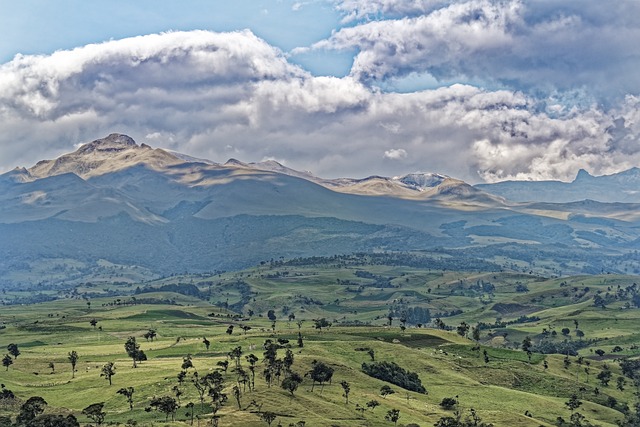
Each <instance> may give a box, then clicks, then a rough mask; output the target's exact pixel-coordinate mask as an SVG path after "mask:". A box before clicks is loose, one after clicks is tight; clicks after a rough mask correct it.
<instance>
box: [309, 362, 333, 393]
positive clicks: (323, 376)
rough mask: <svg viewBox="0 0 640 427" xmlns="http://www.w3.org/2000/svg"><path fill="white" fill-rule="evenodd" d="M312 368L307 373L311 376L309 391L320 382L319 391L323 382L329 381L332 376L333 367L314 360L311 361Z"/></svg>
mask: <svg viewBox="0 0 640 427" xmlns="http://www.w3.org/2000/svg"><path fill="white" fill-rule="evenodd" d="M311 366H312V369H311V370H310V371H309V372H308V373H307V375H309V376H310V377H311V380H312V383H311V391H313V387H314V386H315V384H316V383H318V384H320V386H321V392H322V389H324V383H326V382H329V381H331V378H332V377H333V368H332V367H330V366H329V365H327V364H326V363H323V362H319V361H317V360H314V361H313V362H311Z"/></svg>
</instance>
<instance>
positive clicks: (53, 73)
mask: <svg viewBox="0 0 640 427" xmlns="http://www.w3.org/2000/svg"><path fill="white" fill-rule="evenodd" d="M331 5H332V7H334V8H335V10H336V11H337V12H338V13H339V14H340V15H341V17H342V18H341V19H342V23H341V24H340V25H341V26H340V27H339V28H336V29H335V30H336V31H334V32H333V34H331V35H330V36H329V37H328V38H326V39H325V40H321V41H318V42H317V43H315V44H313V45H312V46H306V47H305V46H302V47H301V48H300V49H295V50H293V51H292V52H283V51H281V50H280V49H279V48H277V47H275V46H273V45H271V44H269V43H268V42H267V41H265V40H264V39H261V38H259V37H257V36H256V35H255V34H254V33H253V32H252V31H251V30H245V31H237V32H212V31H176V32H166V33H160V34H150V35H144V36H139V37H133V38H126V39H121V40H112V41H107V42H104V43H101V44H90V45H86V46H82V47H78V48H76V49H73V50H62V51H57V52H54V53H52V54H49V55H18V56H16V57H15V58H14V59H13V60H12V61H10V62H7V63H5V64H3V65H0V172H2V171H6V170H9V169H11V168H13V167H15V166H29V165H31V164H33V163H34V162H35V161H37V160H39V159H41V158H53V157H56V156H58V155H60V154H61V153H64V152H69V151H73V149H74V147H73V144H77V143H81V142H84V141H88V140H92V139H94V138H95V137H96V136H100V135H104V134H108V133H111V132H123V133H128V134H130V135H132V136H133V137H134V138H135V139H136V140H138V141H140V142H145V141H147V142H149V143H152V144H153V145H154V146H163V147H166V148H169V149H173V150H176V151H179V152H183V153H187V154H189V155H192V156H195V157H200V158H208V159H212V160H215V161H224V160H226V159H228V158H230V157H235V158H240V159H242V160H244V161H260V160H263V159H271V158H276V159H279V160H281V161H283V162H285V163H286V164H287V165H290V166H292V167H295V168H296V169H299V170H310V171H312V172H314V173H315V174H317V175H321V176H326V177H337V176H367V175H371V174H384V175H390V176H393V175H401V174H403V173H406V172H411V171H437V172H442V173H446V174H447V175H450V176H456V177H459V178H461V179H465V180H467V181H470V182H479V181H482V180H485V181H496V180H503V179H563V180H570V179H572V178H573V177H574V176H575V174H576V173H577V171H578V170H579V169H581V168H584V169H586V170H588V171H590V172H591V173H593V174H596V175H598V174H607V173H614V172H618V171H620V170H624V169H628V168H630V167H633V166H638V165H640V144H638V135H640V74H638V73H637V71H635V70H637V69H638V66H639V65H640V59H638V58H640V52H638V50H640V45H638V44H637V43H634V40H638V39H640V23H639V22H637V20H634V19H632V18H633V17H634V16H638V15H639V13H638V12H640V10H637V9H640V6H639V5H638V4H637V3H636V2H631V1H622V2H620V4H619V5H618V7H616V8H611V7H608V8H607V7H606V5H604V4H601V3H598V2H594V1H587V2H572V1H570V2H562V5H558V4H556V2H546V1H542V2H534V3H533V2H532V3H530V2H524V1H489V0H470V1H456V2H452V1H429V0H425V1H418V0H415V1H411V2H404V1H403V2H400V1H393V0H381V1H367V2H364V1H359V0H345V1H333V2H331ZM296 7H298V8H304V7H305V5H304V4H302V3H301V4H299V5H297V6H296ZM353 49H355V51H356V53H355V57H354V62H353V66H352V68H351V72H350V73H349V75H347V76H343V77H340V76H319V75H314V74H312V73H311V72H310V71H308V70H305V69H304V68H302V66H300V65H296V63H295V58H296V55H298V54H299V53H301V52H306V53H307V54H309V53H311V54H313V53H314V52H319V51H322V50H330V51H331V50H347V51H349V50H353ZM403 79H418V80H420V79H427V80H428V81H430V82H432V83H431V84H430V85H431V87H429V88H419V87H416V88H414V89H412V90H408V91H407V90H405V91H403V92H398V91H394V90H392V89H390V88H392V87H393V85H394V84H396V83H397V82H398V81H401V80H403ZM433 82H435V84H434V83H433ZM418 86H419V85H418Z"/></svg>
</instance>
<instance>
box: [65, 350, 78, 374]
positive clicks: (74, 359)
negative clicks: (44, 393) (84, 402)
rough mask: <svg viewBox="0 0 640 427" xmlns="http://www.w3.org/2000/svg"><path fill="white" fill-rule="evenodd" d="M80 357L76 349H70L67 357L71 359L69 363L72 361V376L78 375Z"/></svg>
mask: <svg viewBox="0 0 640 427" xmlns="http://www.w3.org/2000/svg"><path fill="white" fill-rule="evenodd" d="M79 358H80V357H79V356H78V353H77V352H76V351H75V350H73V351H70V352H69V355H68V356H67V359H69V363H71V378H75V376H76V364H77V363H78V359H79Z"/></svg>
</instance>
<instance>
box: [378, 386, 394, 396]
mask: <svg viewBox="0 0 640 427" xmlns="http://www.w3.org/2000/svg"><path fill="white" fill-rule="evenodd" d="M393 393H395V391H394V390H393V389H392V388H391V387H389V386H388V385H386V384H385V385H383V386H382V387H380V396H382V397H383V398H385V399H386V398H387V396H388V395H390V394H393Z"/></svg>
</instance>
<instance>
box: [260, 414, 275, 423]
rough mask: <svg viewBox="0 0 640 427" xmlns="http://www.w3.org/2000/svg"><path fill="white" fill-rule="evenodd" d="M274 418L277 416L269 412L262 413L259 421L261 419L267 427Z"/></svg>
mask: <svg viewBox="0 0 640 427" xmlns="http://www.w3.org/2000/svg"><path fill="white" fill-rule="evenodd" d="M276 417H277V415H276V414H275V413H274V412H271V411H264V412H263V413H261V414H260V419H262V421H264V422H265V423H267V424H268V425H271V423H272V422H274V421H275V420H276Z"/></svg>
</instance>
